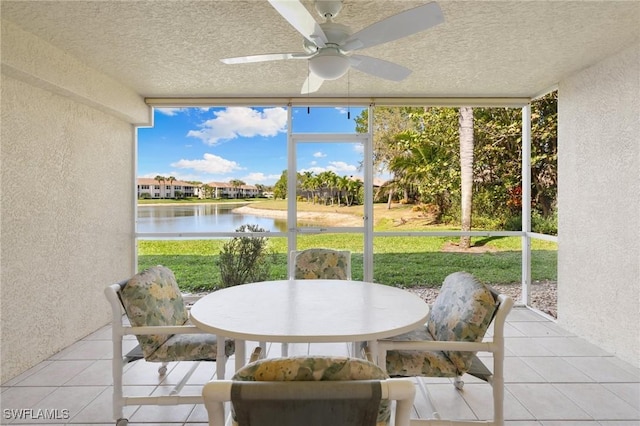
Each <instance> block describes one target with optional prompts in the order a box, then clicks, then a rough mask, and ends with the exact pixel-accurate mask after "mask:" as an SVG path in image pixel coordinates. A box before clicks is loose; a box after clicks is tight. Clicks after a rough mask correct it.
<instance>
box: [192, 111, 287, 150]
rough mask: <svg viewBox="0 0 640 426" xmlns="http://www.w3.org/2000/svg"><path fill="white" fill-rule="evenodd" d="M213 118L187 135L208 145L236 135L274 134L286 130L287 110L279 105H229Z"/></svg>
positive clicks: (215, 113)
mask: <svg viewBox="0 0 640 426" xmlns="http://www.w3.org/2000/svg"><path fill="white" fill-rule="evenodd" d="M213 114H214V115H215V118H212V119H211V120H207V121H205V122H204V123H202V124H201V125H200V127H201V129H200V130H190V131H189V133H187V136H190V137H194V138H198V139H202V141H204V142H205V143H206V144H208V145H215V144H217V143H218V142H220V141H224V140H230V139H235V138H237V137H238V136H242V137H254V136H276V135H277V134H278V133H282V132H285V131H286V125H287V110H286V109H284V108H281V107H277V108H265V109H263V110H262V111H258V110H257V109H253V108H247V107H229V108H225V109H223V110H220V111H215V112H214V113H213Z"/></svg>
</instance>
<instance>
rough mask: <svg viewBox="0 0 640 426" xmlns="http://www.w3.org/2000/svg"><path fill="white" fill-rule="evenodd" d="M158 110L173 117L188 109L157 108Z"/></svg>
mask: <svg viewBox="0 0 640 426" xmlns="http://www.w3.org/2000/svg"><path fill="white" fill-rule="evenodd" d="M156 110H157V111H158V112H160V113H162V114H164V115H168V116H170V117H173V116H174V115H177V114H178V113H179V112H182V111H186V108H156Z"/></svg>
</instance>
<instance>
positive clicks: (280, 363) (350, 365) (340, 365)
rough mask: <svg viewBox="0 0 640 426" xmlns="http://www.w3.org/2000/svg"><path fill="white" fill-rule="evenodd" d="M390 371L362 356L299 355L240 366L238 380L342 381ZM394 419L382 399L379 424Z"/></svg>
mask: <svg viewBox="0 0 640 426" xmlns="http://www.w3.org/2000/svg"><path fill="white" fill-rule="evenodd" d="M387 378H389V375H388V374H387V373H386V372H385V371H384V370H383V369H382V368H380V367H379V366H377V365H376V364H374V363H372V362H370V361H367V360H365V359H360V358H349V357H330V356H309V357H305V356H299V357H288V358H270V359H261V360H258V361H255V362H252V363H249V364H247V365H245V366H244V367H242V368H241V369H239V370H238V371H237V372H236V373H235V375H234V376H233V378H232V380H236V381H270V382H273V381H324V380H327V381H339V380H383V379H387ZM390 419H391V405H390V403H389V401H387V400H383V401H382V402H381V403H380V409H379V411H378V419H377V422H376V424H377V425H379V426H381V425H388V424H389V422H390Z"/></svg>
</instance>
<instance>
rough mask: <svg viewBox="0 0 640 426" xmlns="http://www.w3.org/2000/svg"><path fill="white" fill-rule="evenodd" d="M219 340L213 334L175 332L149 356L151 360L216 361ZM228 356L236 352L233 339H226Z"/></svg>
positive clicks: (225, 349) (225, 350)
mask: <svg viewBox="0 0 640 426" xmlns="http://www.w3.org/2000/svg"><path fill="white" fill-rule="evenodd" d="M217 351H218V341H217V339H216V336H214V335H212V334H204V333H203V334H174V335H172V336H171V337H169V339H167V341H166V342H164V343H163V344H162V345H161V346H160V347H159V348H158V349H157V350H156V351H155V352H153V353H152V354H151V355H150V356H149V357H145V359H146V360H147V361H150V362H165V361H166V362H171V361H215V360H216V357H217ZM224 352H225V354H226V355H227V356H230V355H232V354H233V353H234V352H235V345H234V341H233V340H229V339H227V340H225V348H224Z"/></svg>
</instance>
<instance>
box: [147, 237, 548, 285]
mask: <svg viewBox="0 0 640 426" xmlns="http://www.w3.org/2000/svg"><path fill="white" fill-rule="evenodd" d="M457 240H458V239H457V238H450V237H424V238H415V237H381V238H376V239H375V241H374V253H375V254H374V281H375V282H378V283H381V284H387V285H394V286H404V287H412V286H432V287H439V286H440V285H441V284H442V281H443V279H444V277H445V276H446V275H448V274H450V273H452V272H455V271H461V270H465V271H468V272H471V273H473V274H474V275H475V276H476V277H478V279H480V280H481V281H483V282H486V283H491V284H507V283H519V282H520V275H521V266H520V263H521V262H520V259H521V254H520V238H517V237H491V238H474V239H473V243H474V244H475V245H482V246H484V247H486V248H490V249H491V250H492V251H488V252H484V253H454V252H446V251H443V247H445V245H447V242H456V241H457ZM224 241H225V240H177V241H175V240H165V241H148V240H141V241H139V242H138V267H139V269H140V270H142V269H145V268H147V267H150V266H153V265H164V266H167V267H169V268H171V269H172V270H173V271H174V273H175V274H176V278H177V280H178V283H179V284H180V286H181V288H182V289H183V291H201V290H211V289H214V288H217V286H218V285H219V283H220V272H219V270H218V267H217V265H216V262H217V259H218V253H219V252H220V248H221V246H222V244H224ZM298 241H299V242H298V249H304V248H308V247H331V248H335V249H343V250H350V251H351V252H352V276H353V279H356V280H358V279H362V278H363V270H362V269H363V267H362V237H361V236H352V235H347V234H323V235H304V236H301V237H299V240H298ZM270 247H271V250H272V251H273V253H274V255H273V258H272V268H271V277H270V278H271V279H285V278H286V276H287V267H286V264H287V254H286V253H287V247H286V239H285V238H271V239H270ZM556 270H557V247H556V244H555V243H551V242H548V241H539V240H534V241H533V243H532V278H533V279H534V280H554V281H555V280H556Z"/></svg>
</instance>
